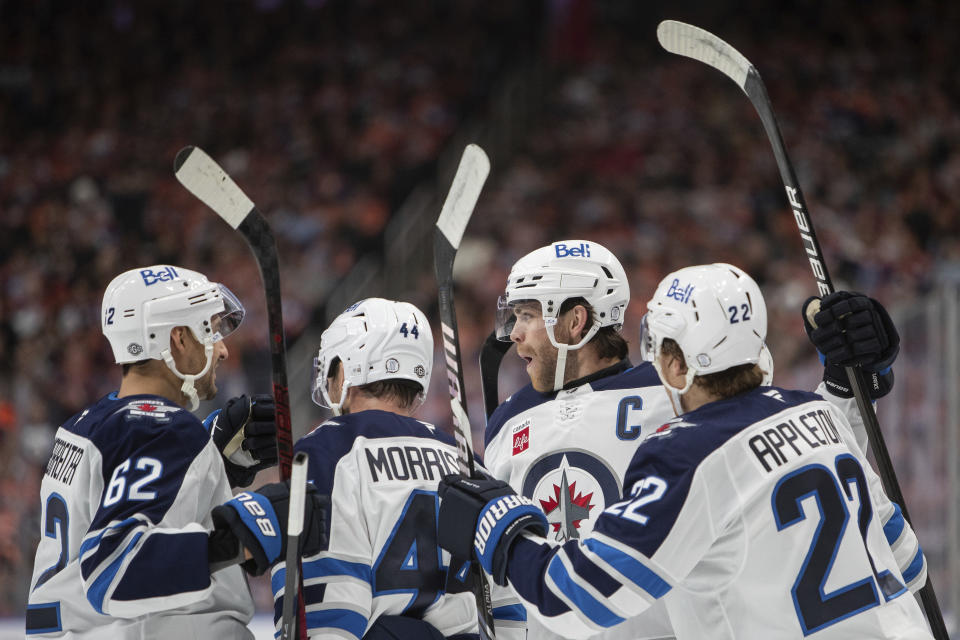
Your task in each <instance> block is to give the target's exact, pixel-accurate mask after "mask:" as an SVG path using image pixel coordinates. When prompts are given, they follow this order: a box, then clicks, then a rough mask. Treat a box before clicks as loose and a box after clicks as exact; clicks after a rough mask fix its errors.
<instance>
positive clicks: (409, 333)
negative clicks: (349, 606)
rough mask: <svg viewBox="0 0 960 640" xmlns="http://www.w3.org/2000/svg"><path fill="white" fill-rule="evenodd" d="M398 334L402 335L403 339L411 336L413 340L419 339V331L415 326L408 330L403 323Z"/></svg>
mask: <svg viewBox="0 0 960 640" xmlns="http://www.w3.org/2000/svg"><path fill="white" fill-rule="evenodd" d="M400 333H401V334H403V337H404V338H409V337H410V336H413V338H414V340H419V339H420V331H418V330H417V325H413V328H411V329H409V330H408V329H407V323H406V322H404V323H403V324H402V325H400Z"/></svg>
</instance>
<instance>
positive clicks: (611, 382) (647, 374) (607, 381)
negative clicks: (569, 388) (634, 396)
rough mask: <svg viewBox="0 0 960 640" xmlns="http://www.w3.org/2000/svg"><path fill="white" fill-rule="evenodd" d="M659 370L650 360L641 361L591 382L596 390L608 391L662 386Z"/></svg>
mask: <svg viewBox="0 0 960 640" xmlns="http://www.w3.org/2000/svg"><path fill="white" fill-rule="evenodd" d="M662 384H663V383H662V382H660V376H659V375H657V370H656V369H655V368H654V366H653V365H652V364H651V363H649V362H641V363H640V364H638V365H637V366H635V367H630V368H629V369H627V370H626V371H622V372H620V373H618V374H616V375H612V376H607V377H606V378H602V379H600V380H596V381H594V382H591V383H590V386H591V387H593V389H594V391H608V390H615V389H640V388H643V387H659V386H662Z"/></svg>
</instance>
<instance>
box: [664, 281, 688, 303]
mask: <svg viewBox="0 0 960 640" xmlns="http://www.w3.org/2000/svg"><path fill="white" fill-rule="evenodd" d="M692 295H693V285H692V284H688V285H687V286H685V287H681V286H680V279H679V278H674V279H673V282H672V283H671V284H670V288H669V289H667V297H668V298H673V299H674V300H676V301H677V302H683V303H686V302H688V301H689V300H690V296H692Z"/></svg>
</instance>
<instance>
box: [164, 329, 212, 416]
mask: <svg viewBox="0 0 960 640" xmlns="http://www.w3.org/2000/svg"><path fill="white" fill-rule="evenodd" d="M203 353H204V356H205V357H206V359H207V364H206V365H204V367H203V370H202V371H200V373H193V374H189V373H180V371H179V370H178V369H177V363H176V362H174V361H173V355H172V354H171V353H170V349H164V350H163V352H161V353H160V355H161V356H163V361H164V362H166V363H167V367H168V368H169V369H170V371H173V374H174V375H175V376H177V377H178V378H180V379H181V380H183V385H182V386H181V387H180V393H182V394H183V395H185V396H187V400H189V401H190V405H189V406H188V407H187V410H188V411H196V410H197V407H199V406H200V397H199V396H198V395H197V388H196V387H195V386H194V385H193V383H194V381H195V380H196V379H197V378H201V377H203V376H205V375H206V374H207V371H209V370H210V365H212V364H213V343H212V342H207V343H205V344H204V346H203Z"/></svg>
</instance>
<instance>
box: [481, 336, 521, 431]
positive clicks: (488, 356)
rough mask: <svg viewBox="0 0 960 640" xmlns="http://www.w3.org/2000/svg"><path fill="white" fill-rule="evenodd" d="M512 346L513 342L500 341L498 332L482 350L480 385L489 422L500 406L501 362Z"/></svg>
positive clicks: (489, 337)
mask: <svg viewBox="0 0 960 640" xmlns="http://www.w3.org/2000/svg"><path fill="white" fill-rule="evenodd" d="M512 346H513V343H512V342H505V341H503V340H498V339H497V332H496V331H492V332H491V333H490V335H488V336H487V339H486V340H484V341H483V347H482V348H481V349H480V383H481V391H483V408H484V411H485V412H486V414H487V422H489V421H490V416H492V415H493V412H494V410H496V408H497V407H498V406H500V396H499V393H500V385H499V382H500V362H501V361H502V360H503V356H505V355H506V354H507V351H509V350H510V347H512Z"/></svg>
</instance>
